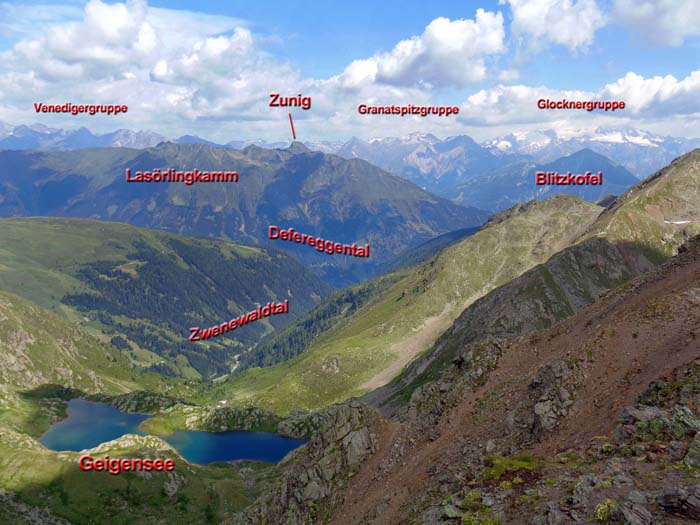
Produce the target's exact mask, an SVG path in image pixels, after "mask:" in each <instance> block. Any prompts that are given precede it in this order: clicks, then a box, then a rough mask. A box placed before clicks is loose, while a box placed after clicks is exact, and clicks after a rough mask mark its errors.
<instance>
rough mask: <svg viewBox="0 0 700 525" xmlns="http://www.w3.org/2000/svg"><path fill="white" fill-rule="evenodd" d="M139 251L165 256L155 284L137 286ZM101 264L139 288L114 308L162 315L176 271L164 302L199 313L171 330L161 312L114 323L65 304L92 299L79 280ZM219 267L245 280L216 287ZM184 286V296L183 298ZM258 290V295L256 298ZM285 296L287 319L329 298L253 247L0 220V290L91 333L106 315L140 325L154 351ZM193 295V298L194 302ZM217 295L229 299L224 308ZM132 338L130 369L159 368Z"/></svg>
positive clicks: (89, 224)
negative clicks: (136, 307)
mask: <svg viewBox="0 0 700 525" xmlns="http://www.w3.org/2000/svg"><path fill="white" fill-rule="evenodd" d="M174 243H179V244H174ZM139 246H147V247H148V250H150V253H152V254H156V255H157V257H161V258H165V263H167V264H169V265H170V267H166V266H162V264H161V263H155V262H152V263H151V267H150V268H152V271H150V272H149V274H148V275H149V276H150V277H149V278H150V279H151V280H150V281H149V282H146V281H145V279H143V278H141V281H140V282H139V281H138V279H140V277H141V275H142V273H143V272H141V273H140V270H141V265H142V264H143V263H142V262H140V261H138V260H134V261H130V260H129V256H130V254H133V253H135V252H137V251H138V249H139ZM183 247H184V248H183ZM184 250H189V252H185V251H184ZM185 253H187V256H188V257H189V258H190V260H189V261H186V260H185V257H186V255H185ZM198 253H199V254H203V255H206V256H207V258H206V260H205V259H203V258H197V257H196V254H198ZM192 254H194V255H192ZM100 261H109V262H110V263H111V264H112V265H116V266H117V267H118V268H119V269H120V270H121V271H120V272H119V273H118V275H119V278H120V279H123V280H125V281H129V280H130V279H131V280H132V282H133V283H134V286H135V287H136V288H139V290H138V292H139V293H138V294H132V296H131V299H125V298H124V297H118V292H119V289H117V291H116V292H117V293H115V294H114V295H112V296H109V297H107V299H108V300H109V301H111V302H112V303H113V304H116V302H118V303H119V307H120V308H122V309H124V308H125V307H124V305H125V304H128V301H129V300H132V301H136V302H138V301H140V300H141V298H145V299H144V300H149V301H151V302H152V304H153V305H155V306H156V307H158V304H157V303H158V302H159V301H160V302H161V303H162V302H163V300H162V297H163V293H164V292H162V290H160V288H162V286H163V282H164V279H165V278H167V277H168V276H172V275H173V272H174V271H176V270H177V271H179V272H180V276H181V280H178V281H177V282H173V283H171V284H172V286H171V290H168V291H167V292H168V293H167V297H168V299H167V301H168V302H171V301H175V302H178V301H180V303H181V304H192V303H193V302H194V303H196V305H195V306H196V308H192V310H194V311H184V312H182V313H183V315H185V316H186V317H188V319H190V320H191V322H192V324H191V325H190V324H187V325H185V326H182V327H180V326H179V325H178V326H177V327H174V326H169V325H168V321H169V319H159V318H158V316H161V317H162V316H163V314H162V312H161V311H160V308H157V310H158V311H156V308H151V312H153V316H152V317H153V318H151V319H149V318H147V316H145V315H139V314H133V315H132V314H131V310H128V309H127V311H126V312H124V313H123V314H121V315H112V313H111V312H107V311H106V310H107V309H106V308H99V309H95V310H93V311H91V312H89V313H85V312H84V311H80V312H79V311H77V310H76V309H75V308H74V307H72V306H68V305H66V304H64V303H63V302H61V299H62V298H64V297H65V296H66V295H68V294H80V293H86V292H88V293H95V290H94V289H93V288H92V287H91V285H90V284H89V282H86V281H85V280H84V279H82V280H81V279H79V272H80V271H81V270H84V269H85V268H86V267H87V266H88V265H94V264H95V263H97V262H100ZM217 265H218V267H217ZM222 265H227V266H228V268H229V269H234V270H235V271H236V276H240V279H241V280H242V282H241V283H234V282H230V281H227V282H228V283H229V284H231V286H228V287H222V286H220V285H219V283H218V282H217V281H216V279H217V275H216V274H217V273H219V271H220V268H221V266H222ZM156 266H159V267H156ZM244 266H245V267H244ZM158 271H161V272H162V276H161V277H159V276H158V274H157V272H158ZM98 272H102V270H98ZM257 272H262V275H265V276H266V281H265V283H260V286H259V287H257V288H256V287H255V283H254V282H253V279H252V277H251V276H254V275H257ZM154 275H155V277H153V276H154ZM292 276H294V279H293V282H292V284H291V285H288V284H287V281H289V279H290V278H291V277H292ZM111 278H112V277H109V276H107V277H105V279H111ZM261 279H262V278H261ZM219 280H220V279H219ZM183 281H184V282H183ZM239 284H240V286H239ZM244 285H245V286H244ZM263 285H265V286H263ZM185 288H186V289H187V291H183V290H184V289H185ZM258 289H259V293H258V295H255V291H256V290H258ZM288 289H291V291H292V293H293V294H294V297H295V299H294V301H293V304H290V313H291V316H294V315H295V314H298V313H301V312H303V310H305V309H307V308H309V307H311V306H313V304H314V303H315V302H316V301H318V300H319V299H320V298H321V296H322V295H324V294H325V293H327V292H328V291H329V288H328V287H327V286H326V285H325V284H323V283H321V282H320V280H319V279H318V278H317V277H315V276H313V275H311V274H310V273H308V272H304V271H303V268H302V267H301V266H300V265H299V264H298V263H296V261H293V260H291V259H289V258H288V257H286V256H283V255H282V254H277V253H275V252H267V251H264V250H261V249H258V248H251V247H245V246H237V245H234V244H231V243H228V242H224V241H213V240H204V239H194V238H187V237H179V236H176V235H173V234H168V233H164V232H159V231H153V230H146V229H142V228H134V227H132V226H127V225H124V224H118V223H105V222H98V221H90V220H76V219H56V218H51V219H39V218H31V219H5V220H2V221H0V290H8V291H11V292H14V293H17V294H19V295H22V296H24V297H26V298H28V299H30V300H32V301H34V302H36V303H37V304H39V305H41V306H43V307H46V308H50V309H52V310H55V311H56V312H58V313H61V314H62V315H64V316H65V317H67V318H68V319H71V320H73V321H77V322H80V323H81V324H85V325H88V326H90V327H92V328H93V329H99V328H103V327H104V326H103V325H102V324H101V319H98V318H99V316H100V315H101V316H104V315H105V314H108V313H109V314H110V315H111V316H112V321H113V322H119V323H122V324H125V325H133V326H135V327H143V328H144V329H145V333H146V334H148V335H149V336H153V337H156V338H157V339H158V341H159V345H160V349H163V348H165V347H168V346H170V348H177V346H178V345H184V344H186V343H187V337H188V335H189V331H188V328H189V326H202V327H208V326H212V325H214V324H219V323H220V322H222V321H224V320H228V319H230V317H232V316H233V315H234V314H235V315H238V314H241V313H244V312H246V311H248V310H250V309H253V308H255V304H256V303H257V302H260V303H262V304H265V302H267V301H270V300H280V301H281V300H284V299H286V298H287V297H288V295H287V291H288ZM192 290H194V291H195V292H196V296H195V293H193V292H192ZM217 295H219V296H223V297H225V298H226V300H227V304H226V307H225V308H224V307H222V305H221V301H219V300H218V299H219V298H218V297H216V296H217ZM290 303H291V302H290ZM217 305H218V306H217ZM284 317H285V318H284V319H283V318H282V316H280V318H279V319H278V318H275V319H274V320H273V321H274V322H275V323H278V324H279V323H280V322H288V321H291V319H290V318H288V316H284ZM170 324H172V323H170ZM155 330H157V331H155ZM268 331H272V326H271V325H270V323H269V320H267V319H266V320H264V321H261V322H259V323H257V324H255V325H251V327H246V331H245V332H244V331H240V335H239V333H236V334H235V336H230V337H229V336H227V337H219V338H217V339H215V340H211V341H210V342H207V343H200V345H199V348H201V349H202V350H204V349H215V350H216V351H217V352H219V351H224V352H231V353H236V352H238V351H239V349H240V348H242V347H244V346H245V345H247V344H250V342H251V341H253V340H254V339H251V337H253V338H255V337H259V336H260V335H262V334H263V333H265V332H268ZM122 335H124V334H122ZM246 338H247V339H246ZM131 339H132V341H133V342H134V343H135V344H134V345H133V346H132V348H134V352H133V353H132V358H134V360H135V361H137V362H141V363H143V364H150V363H153V362H154V361H155V362H158V361H160V358H159V357H158V356H155V355H154V354H153V353H152V352H157V351H158V352H159V353H160V354H161V355H162V353H163V352H160V351H159V348H157V347H155V346H153V345H152V344H149V343H148V342H147V341H144V340H143V339H139V338H138V336H137V335H132V336H131ZM194 347H195V348H196V347H197V345H194ZM172 353H173V355H172V356H171V363H175V365H174V367H175V368H176V369H178V370H179V371H180V372H181V373H182V374H183V375H184V376H186V377H191V378H198V377H200V374H199V373H198V371H197V370H195V369H194V368H193V367H192V366H190V365H191V363H190V362H189V361H188V360H187V359H191V356H188V358H187V359H185V358H184V356H183V355H182V353H181V352H180V350H177V351H176V352H172ZM175 354H177V355H175ZM178 355H179V358H178ZM212 355H214V356H215V357H217V359H218V357H219V356H216V354H212ZM229 355H230V354H229ZM195 366H196V365H195Z"/></svg>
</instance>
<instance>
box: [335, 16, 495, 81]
mask: <svg viewBox="0 0 700 525" xmlns="http://www.w3.org/2000/svg"><path fill="white" fill-rule="evenodd" d="M504 39H505V30H504V28H503V15H502V14H501V13H500V12H498V13H492V12H488V11H484V10H483V9H478V10H477V12H476V17H475V19H474V20H466V19H458V20H450V19H448V18H443V17H440V18H436V19H435V20H433V21H432V22H430V24H428V26H427V27H426V28H425V30H424V31H423V34H422V35H420V36H414V37H411V38H409V39H406V40H401V41H400V42H399V43H398V44H396V46H395V47H394V48H393V49H392V50H391V51H389V52H387V53H380V54H377V55H374V56H372V57H370V58H366V59H361V60H355V61H353V62H352V63H351V64H350V65H349V66H348V67H347V68H345V71H343V73H342V74H341V75H340V78H339V80H340V81H341V83H342V84H343V85H345V86H347V87H358V86H361V85H365V84H371V83H376V84H385V85H393V86H403V87H411V86H412V87H419V86H422V87H428V88H430V87H438V88H441V87H449V86H457V87H462V86H465V85H467V84H469V83H473V82H479V81H481V80H483V79H484V78H486V64H485V62H484V57H486V56H489V55H495V54H498V53H502V52H504V51H505V46H504Z"/></svg>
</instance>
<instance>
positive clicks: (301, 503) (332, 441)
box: [237, 400, 378, 525]
mask: <svg viewBox="0 0 700 525" xmlns="http://www.w3.org/2000/svg"><path fill="white" fill-rule="evenodd" d="M314 419H315V421H314V424H317V425H318V432H317V433H316V435H315V436H314V437H313V438H312V439H311V441H309V443H307V444H306V445H305V446H303V447H301V448H299V449H297V450H295V451H294V452H292V453H290V454H289V455H288V456H287V458H285V460H284V461H283V462H282V464H280V468H281V470H282V476H281V478H280V480H279V482H277V483H276V484H275V485H274V486H273V487H272V488H271V489H270V490H269V491H268V492H267V493H265V494H263V495H262V496H260V498H258V500H257V501H256V502H255V503H254V504H253V505H252V506H251V507H249V508H248V509H247V510H246V511H245V512H244V513H243V514H242V515H241V516H239V517H238V518H237V523H245V524H258V523H286V524H290V525H291V524H294V525H296V524H307V523H308V524H311V523H317V522H318V516H319V514H320V512H321V509H322V508H323V505H324V503H330V504H332V501H331V499H332V497H333V495H334V494H337V493H338V492H339V489H340V488H341V487H342V486H343V485H344V484H345V482H346V481H347V479H348V478H350V477H351V476H353V475H354V474H355V473H356V472H357V470H358V469H359V467H360V464H361V463H362V462H363V461H365V460H366V459H367V458H368V457H369V456H371V455H372V454H374V452H375V451H376V446H377V441H376V440H377V438H376V437H375V434H374V432H373V429H374V428H375V426H376V425H377V424H378V415H377V414H376V413H375V412H374V411H373V410H372V409H370V408H369V407H367V406H365V405H363V404H361V403H360V402H358V401H355V400H352V401H348V402H345V403H342V404H338V405H333V406H331V407H328V408H327V409H325V410H323V411H321V412H317V413H315V414H314Z"/></svg>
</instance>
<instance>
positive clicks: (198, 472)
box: [0, 427, 273, 524]
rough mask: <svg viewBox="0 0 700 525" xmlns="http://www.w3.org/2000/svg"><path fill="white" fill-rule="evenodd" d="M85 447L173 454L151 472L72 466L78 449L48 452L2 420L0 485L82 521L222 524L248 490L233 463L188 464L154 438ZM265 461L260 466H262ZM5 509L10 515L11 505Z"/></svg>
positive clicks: (121, 453) (114, 453)
mask: <svg viewBox="0 0 700 525" xmlns="http://www.w3.org/2000/svg"><path fill="white" fill-rule="evenodd" d="M89 453H90V454H91V455H92V456H93V457H104V455H109V456H110V457H126V458H135V457H151V458H154V457H156V458H172V459H174V460H175V471H174V472H173V473H165V472H161V473H157V472H156V473H153V474H152V475H151V476H140V475H137V474H135V473H132V472H122V473H121V474H119V475H117V476H115V475H110V474H109V473H107V472H83V471H81V470H80V469H79V468H78V458H79V457H80V455H81V454H80V453H76V452H60V453H59V452H52V451H50V450H47V449H46V448H44V447H43V446H42V445H40V444H39V443H37V442H36V441H34V440H32V439H31V438H28V437H27V436H24V435H22V434H19V433H15V432H12V431H10V430H6V429H2V427H0V486H1V487H2V488H4V489H6V490H9V491H12V492H14V493H15V494H17V495H18V496H19V498H20V499H21V501H22V503H24V504H25V505H28V506H30V507H35V508H36V507H39V508H48V509H50V511H51V513H52V514H53V515H55V516H60V517H63V518H65V519H68V520H70V521H71V522H72V523H86V524H87V523H114V524H131V523H175V524H189V523H220V521H221V520H222V519H225V518H227V517H230V516H231V515H232V514H233V513H235V512H237V511H240V510H242V509H243V508H244V507H245V506H246V505H247V504H248V503H249V502H250V500H249V497H250V496H254V494H251V495H250V496H249V495H248V494H247V493H246V492H247V491H246V489H245V487H244V486H243V481H242V480H241V477H240V476H239V474H238V472H237V469H236V468H235V467H232V466H230V465H224V464H218V465H210V466H206V467H202V466H196V465H190V464H188V463H187V462H185V461H184V460H183V459H182V458H181V457H180V456H178V455H177V453H176V452H175V451H174V450H172V449H171V448H170V447H169V446H167V444H165V443H164V442H162V441H160V440H159V439H157V438H153V437H135V436H123V437H122V438H119V439H118V440H115V441H111V442H109V443H106V444H103V445H100V446H99V447H98V448H97V449H92V450H91V451H89ZM257 468H258V469H260V468H261V467H257ZM270 468H273V467H269V466H267V467H263V472H264V470H269V469H270ZM256 475H260V473H256ZM167 491H171V493H170V494H169V493H168V492H167ZM173 491H174V493H172V492H173ZM1 512H2V511H0V518H2V513H1ZM4 512H7V513H8V515H9V509H6V510H5V511H4Z"/></svg>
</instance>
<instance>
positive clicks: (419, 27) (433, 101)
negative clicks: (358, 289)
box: [0, 0, 700, 142]
mask: <svg viewBox="0 0 700 525" xmlns="http://www.w3.org/2000/svg"><path fill="white" fill-rule="evenodd" d="M0 66H1V67H0V76H1V77H2V82H0V122H4V123H6V124H9V125H19V124H35V123H40V124H43V125H46V126H50V127H57V128H66V129H73V128H77V127H80V126H85V127H88V128H89V129H90V130H92V131H94V132H109V131H113V130H115V129H118V128H128V129H140V130H149V131H154V132H157V133H160V134H163V135H165V136H167V137H170V138H175V137H178V136H181V135H185V134H191V135H197V136H200V137H203V138H206V139H209V140H214V141H217V142H228V141H231V140H245V139H254V138H262V139H266V140H272V141H278V140H288V139H289V138H290V129H289V121H288V117H287V112H288V111H289V109H288V108H283V107H270V106H269V101H270V96H269V94H270V93H280V94H282V95H291V96H294V95H297V94H299V93H301V94H302V95H304V96H310V97H311V100H312V104H311V108H310V109H309V110H308V111H304V110H302V109H300V108H291V113H292V115H293V118H294V122H295V129H296V132H297V137H298V138H299V139H300V140H305V141H322V140H329V141H335V140H346V139H348V138H349V137H351V136H356V137H360V138H364V139H369V138H373V137H381V136H399V135H405V134H409V133H416V132H417V133H433V134H435V135H437V136H439V137H447V136H451V135H458V134H467V135H470V136H472V137H473V138H475V139H477V140H486V139H490V138H493V137H496V136H499V135H503V134H507V133H512V132H518V131H528V130H540V129H556V130H558V131H561V132H567V131H571V130H577V129H593V128H595V127H598V126H606V127H607V126H632V127H636V128H642V129H646V130H649V131H652V132H655V133H659V134H664V135H674V136H684V137H698V136H700V130H698V126H697V123H698V118H699V117H700V96H698V95H699V94H700V1H696V0H495V1H480V2H473V1H461V2H457V1H449V2H448V1H444V0H433V1H431V2H425V1H411V0H402V1H398V0H384V1H382V2H376V1H372V2H366V1H361V0H356V1H354V2H337V1H327V2H315V1H310V0H300V1H296V2H294V1H289V0H288V1H286V2H281V1H276V0H274V1H268V2H260V1H242V0H215V1H208V2H207V1H202V0H200V1H197V2H194V1H191V0H178V1H167V2H166V1H156V0H151V1H150V2H147V1H146V0H127V1H126V2H104V1H102V0H90V1H87V2H85V1H74V0H62V1H55V0H37V1H25V2H0ZM542 98H547V99H551V100H561V99H567V100H583V101H585V100H617V101H624V102H625V109H624V110H617V111H615V112H605V111H592V112H588V111H585V110H564V109H560V110H543V109H539V108H538V107H537V100H538V99H542ZM41 102H43V103H46V104H63V103H65V102H72V103H74V104H125V105H127V106H128V108H129V109H128V112H127V113H126V114H120V115H117V116H113V115H109V116H107V115H100V114H98V115H93V116H89V115H76V116H69V115H64V114H53V113H37V112H36V111H35V109H34V104H35V103H41ZM359 104H368V105H381V106H385V105H392V104H393V105H404V104H414V105H445V106H456V107H458V108H459V110H460V111H459V114H458V115H457V116H454V115H452V116H449V117H444V116H427V117H420V116H403V117H401V116H397V115H361V114H359V113H358V111H357V107H358V105H359Z"/></svg>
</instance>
